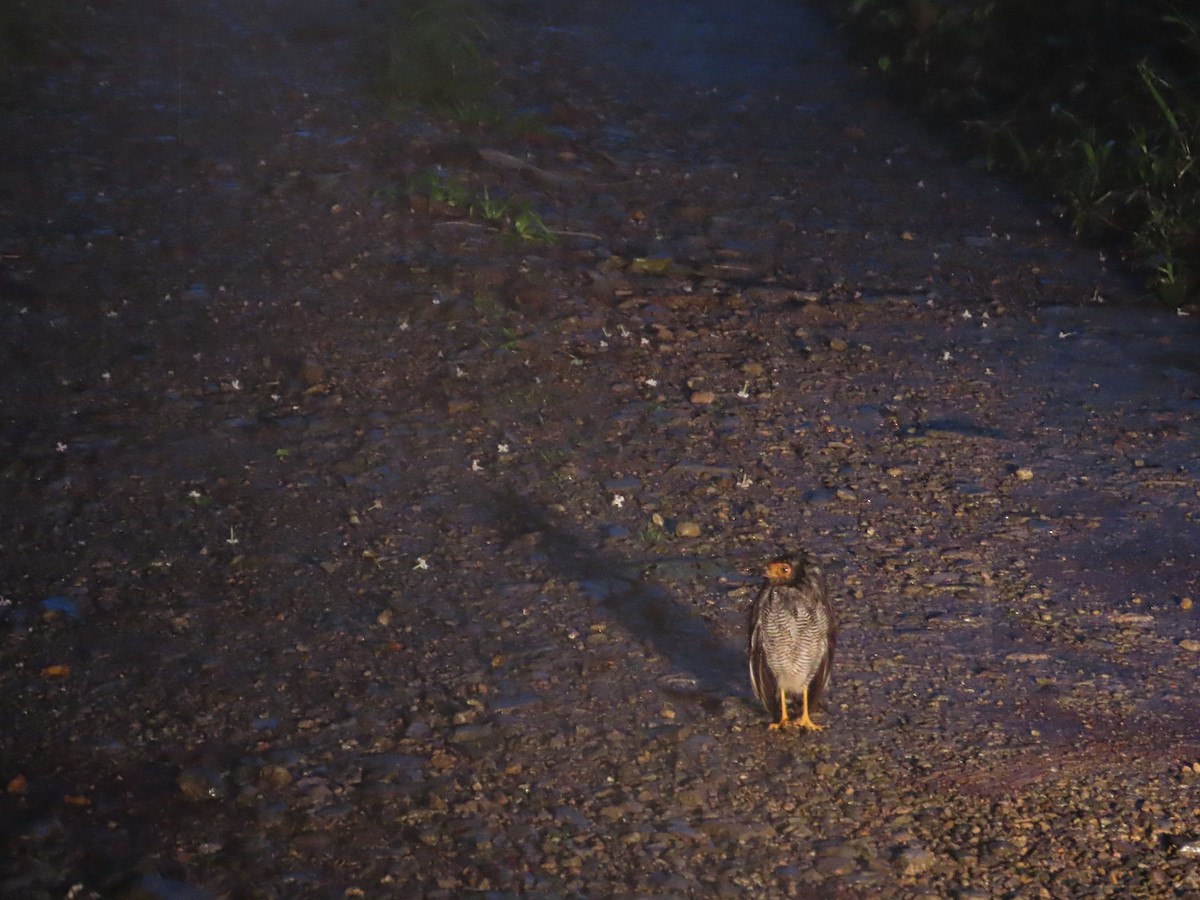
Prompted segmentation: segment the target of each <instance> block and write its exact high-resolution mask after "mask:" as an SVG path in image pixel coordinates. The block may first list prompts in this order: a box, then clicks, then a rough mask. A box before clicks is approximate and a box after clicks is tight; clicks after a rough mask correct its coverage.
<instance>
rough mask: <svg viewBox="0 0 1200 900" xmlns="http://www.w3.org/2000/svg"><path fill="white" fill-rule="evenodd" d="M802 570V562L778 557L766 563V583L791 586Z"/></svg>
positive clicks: (788, 557)
mask: <svg viewBox="0 0 1200 900" xmlns="http://www.w3.org/2000/svg"><path fill="white" fill-rule="evenodd" d="M803 569H804V563H803V561H800V562H797V561H796V560H794V559H793V558H792V557H790V556H780V557H778V558H776V559H773V560H771V561H770V562H769V563H767V570H766V573H767V581H769V582H771V584H791V583H792V582H793V581H795V580H796V576H797V575H798V574H799V573H800V572H801V571H802V570H803Z"/></svg>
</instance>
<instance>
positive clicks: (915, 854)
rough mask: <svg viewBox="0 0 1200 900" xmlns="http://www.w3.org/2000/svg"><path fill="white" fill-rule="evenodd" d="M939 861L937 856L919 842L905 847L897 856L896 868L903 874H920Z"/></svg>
mask: <svg viewBox="0 0 1200 900" xmlns="http://www.w3.org/2000/svg"><path fill="white" fill-rule="evenodd" d="M935 862H937V857H936V856H934V855H933V854H932V853H930V852H929V851H928V850H926V849H925V848H924V847H922V846H920V845H919V844H917V845H913V846H910V847H905V848H904V849H903V850H901V851H900V853H899V854H897V856H896V869H897V870H898V871H899V872H900V874H901V875H920V874H921V873H922V872H926V871H928V870H929V869H930V868H932V867H933V864H934V863H935Z"/></svg>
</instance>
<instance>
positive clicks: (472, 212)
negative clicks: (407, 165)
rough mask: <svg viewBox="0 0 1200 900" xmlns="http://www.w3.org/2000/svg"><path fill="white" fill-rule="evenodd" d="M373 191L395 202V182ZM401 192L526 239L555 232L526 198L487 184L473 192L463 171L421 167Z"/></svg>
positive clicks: (548, 240) (547, 236) (551, 235)
mask: <svg viewBox="0 0 1200 900" xmlns="http://www.w3.org/2000/svg"><path fill="white" fill-rule="evenodd" d="M375 193H376V196H381V197H386V198H388V199H389V200H391V201H393V202H395V201H397V200H398V199H399V193H400V191H399V189H398V188H397V187H396V186H395V185H389V186H387V187H384V188H380V189H379V190H378V191H376V192H375ZM404 193H405V195H406V196H407V197H423V198H425V199H426V200H428V201H429V204H430V206H431V207H433V206H435V205H439V204H440V205H443V206H447V207H451V208H454V209H460V210H465V211H466V213H467V214H468V215H469V216H470V217H471V218H472V219H473V220H478V221H479V222H481V223H482V224H484V225H486V226H488V227H489V228H494V229H495V230H497V231H501V232H504V233H506V234H513V235H516V236H517V237H520V238H522V239H524V240H527V241H542V242H545V243H551V242H553V241H554V232H552V231H551V230H550V229H549V228H547V227H546V223H545V222H543V221H542V218H541V216H539V215H538V214H537V213H536V212H534V210H533V207H532V206H531V204H530V203H529V201H528V200H524V199H517V198H514V197H510V196H505V195H503V194H500V193H494V192H493V191H492V189H491V188H490V187H488V186H487V185H484V186H483V189H482V190H480V191H476V192H473V191H472V189H471V185H470V180H469V177H468V176H467V175H465V174H460V173H444V172H442V171H440V170H437V169H426V170H422V171H420V172H417V173H416V174H414V175H413V176H412V177H410V178H409V179H408V180H407V182H406V183H405V190H404Z"/></svg>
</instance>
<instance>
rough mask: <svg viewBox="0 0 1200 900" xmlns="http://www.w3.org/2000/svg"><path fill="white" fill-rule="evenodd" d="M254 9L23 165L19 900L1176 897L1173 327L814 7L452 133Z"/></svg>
mask: <svg viewBox="0 0 1200 900" xmlns="http://www.w3.org/2000/svg"><path fill="white" fill-rule="evenodd" d="M243 6H244V5H238V4H232V3H225V2H220V0H208V2H200V3H197V4H188V5H182V4H181V5H173V6H172V7H171V8H170V9H169V10H166V11H164V10H162V9H161V8H159V7H158V6H152V5H149V4H138V3H129V4H118V5H113V6H107V5H98V6H93V7H89V8H85V9H84V10H82V11H79V12H78V13H77V15H78V21H77V22H76V23H75V26H74V27H75V32H74V33H75V34H76V35H77V38H76V40H77V41H78V43H79V45H80V47H81V48H82V49H83V51H85V52H84V53H83V54H82V55H81V57H80V59H79V60H78V61H77V62H76V63H75V64H73V65H72V66H71V67H69V68H68V69H67V70H65V71H55V72H46V73H41V74H40V75H38V76H37V77H35V78H34V80H33V81H32V82H31V88H30V90H31V93H30V94H29V96H28V102H26V103H25V104H24V105H23V106H21V107H20V108H19V109H17V110H15V111H10V112H8V113H5V114H4V115H5V122H4V128H3V130H4V134H5V135H6V138H5V141H4V142H3V145H2V146H0V163H2V165H0V173H3V174H0V197H2V198H3V205H2V208H0V257H2V258H3V260H4V264H5V272H4V281H3V284H2V290H3V298H2V301H0V353H3V361H2V365H3V371H4V372H5V378H6V391H5V395H4V399H3V403H2V405H0V509H3V524H4V531H3V537H2V538H0V720H2V721H3V722H5V723H6V727H5V728H4V729H2V730H0V779H3V781H4V783H5V784H6V785H7V791H6V792H5V793H4V794H3V795H0V840H2V841H3V844H2V846H3V854H2V859H3V861H2V862H0V894H3V895H6V896H9V895H11V896H24V897H63V896H68V895H69V896H72V897H86V896H93V897H115V896H138V897H143V896H153V897H168V898H185V897H186V898H193V897H226V896H229V897H243V896H245V897H259V896H261V897H289V898H291V897H331V898H332V897H345V896H366V897H375V896H397V897H410V896H429V897H438V896H444V897H452V896H461V895H463V894H465V893H468V892H472V891H486V892H492V894H493V895H494V896H520V895H526V894H531V895H541V896H609V895H612V894H614V893H620V892H625V893H628V894H630V895H634V896H643V895H650V896H708V895H714V894H718V895H728V896H749V895H755V896H821V897H842V896H845V897H875V896H881V895H887V896H903V897H908V896H914V897H915V896H937V897H942V896H957V897H999V896H1022V897H1024V896H1031V897H1032V896H1039V895H1040V896H1046V897H1065V896H1071V897H1074V896H1078V897H1085V896H1086V897H1094V896H1102V895H1105V894H1107V895H1111V896H1122V897H1127V896H1137V897H1175V896H1186V895H1187V893H1188V892H1189V891H1197V890H1200V863H1198V862H1197V857H1196V849H1195V848H1196V841H1197V837H1198V833H1200V821H1198V820H1197V812H1196V809H1195V806H1196V803H1195V789H1196V788H1195V785H1196V783H1197V782H1196V779H1198V778H1200V737H1198V735H1197V732H1196V726H1195V724H1194V723H1195V722H1196V721H1198V720H1200V709H1197V703H1196V700H1195V694H1194V691H1193V689H1192V688H1193V683H1194V672H1195V668H1196V665H1197V662H1200V657H1198V656H1197V652H1198V649H1200V644H1197V643H1196V641H1197V640H1198V639H1200V634H1197V631H1198V629H1197V624H1198V621H1197V616H1198V615H1200V613H1197V611H1196V610H1195V609H1194V608H1193V605H1192V602H1191V601H1192V600H1194V599H1196V598H1197V597H1200V583H1198V581H1200V576H1197V571H1198V570H1200V569H1198V565H1197V553H1198V549H1200V530H1198V526H1197V522H1196V504H1197V502H1198V500H1197V497H1198V496H1200V485H1198V483H1197V478H1196V474H1195V473H1196V471H1197V469H1198V467H1200V460H1198V459H1197V456H1198V453H1197V449H1196V448H1197V446H1198V444H1197V438H1198V436H1200V435H1198V431H1200V425H1198V413H1200V402H1198V397H1200V394H1198V391H1200V375H1198V373H1197V367H1196V362H1195V361H1196V358H1197V355H1196V354H1197V348H1198V346H1200V340H1198V338H1200V334H1198V330H1197V328H1196V326H1195V325H1194V324H1193V322H1192V320H1190V319H1182V318H1176V317H1175V316H1173V315H1167V314H1165V313H1157V312H1146V311H1144V310H1137V309H1136V308H1135V307H1133V306H1132V305H1131V301H1132V300H1133V299H1134V298H1133V297H1131V296H1130V294H1129V291H1128V288H1127V286H1126V285H1124V284H1123V283H1122V281H1121V279H1120V278H1119V277H1118V276H1117V275H1114V274H1113V273H1112V272H1110V271H1107V270H1106V269H1105V267H1104V266H1103V265H1102V264H1101V263H1100V262H1099V261H1098V259H1097V254H1096V252H1095V250H1092V249H1088V248H1083V247H1079V246H1076V245H1074V244H1072V243H1071V242H1070V241H1069V240H1068V239H1067V237H1066V236H1064V235H1063V234H1061V233H1060V232H1059V231H1058V230H1057V228H1056V227H1054V226H1053V225H1052V224H1051V223H1050V221H1049V220H1048V219H1047V217H1046V213H1045V211H1044V210H1039V209H1038V208H1036V207H1034V206H1033V205H1031V204H1029V203H1028V202H1027V201H1025V200H1023V199H1022V198H1021V197H1020V196H1019V195H1018V194H1016V193H1015V192H1014V191H1012V190H1011V189H1010V188H1008V187H1006V186H1004V185H1003V184H1001V183H999V182H997V181H995V180H993V179H991V178H989V177H988V176H987V175H986V174H985V173H983V172H981V171H980V170H979V168H978V167H977V166H973V165H971V164H970V163H969V162H968V161H964V160H960V159H959V158H958V156H957V154H956V152H955V151H953V150H948V149H946V146H945V145H944V144H943V143H941V142H940V141H939V139H938V138H937V137H936V136H934V135H931V134H930V133H928V132H927V131H924V130H923V129H922V128H921V127H920V126H919V125H917V124H916V123H914V122H912V121H911V120H910V119H908V118H906V117H905V116H904V115H903V114H902V113H901V112H899V111H897V110H894V109H892V108H890V107H889V105H888V104H887V103H886V102H885V101H883V100H881V99H880V98H879V97H878V96H876V95H874V94H873V93H872V92H871V87H870V85H869V84H868V83H866V82H865V81H863V80H862V79H861V78H860V77H859V76H858V75H856V74H855V73H853V72H851V71H849V70H847V69H845V68H843V66H842V64H841V63H840V62H839V61H838V57H837V55H836V45H835V44H834V43H833V42H832V38H831V36H830V35H829V34H828V33H827V32H826V31H824V30H823V26H822V25H821V24H820V22H819V21H816V20H813V19H811V18H810V17H809V16H807V15H806V14H805V13H804V12H803V10H801V9H797V8H793V7H791V6H788V5H785V4H778V3H770V2H763V3H762V4H760V5H756V6H754V7H752V8H749V9H747V10H746V11H745V12H744V14H743V15H741V16H739V17H736V18H734V17H730V16H729V15H728V13H727V12H725V11H723V10H719V9H708V8H707V7H704V6H700V5H696V6H684V5H683V4H679V3H669V2H663V3H653V4H649V3H642V4H632V3H631V4H628V5H627V8H626V6H621V5H618V6H617V7H612V6H611V5H608V6H606V7H605V11H604V13H603V15H601V13H600V12H599V11H596V12H594V13H591V14H587V15H585V14H582V13H576V14H574V15H573V16H567V15H564V14H562V13H560V12H558V11H556V10H555V8H554V6H553V5H550V4H541V3H538V2H522V3H516V4H510V5H509V6H508V7H506V11H505V12H504V13H503V15H504V16H505V21H506V22H509V23H510V26H511V28H512V29H513V30H512V32H511V34H513V35H515V37H514V39H513V40H512V41H511V42H508V43H506V44H505V45H504V47H502V48H501V50H500V53H501V59H502V60H503V61H504V66H503V67H502V77H501V79H500V85H499V88H498V91H499V97H500V99H501V101H502V102H504V103H505V104H506V105H507V106H506V108H510V109H512V110H518V111H523V112H527V113H529V114H530V115H529V116H528V117H527V118H522V117H521V116H520V115H516V114H514V115H511V116H509V117H508V121H507V122H503V123H500V124H495V125H483V126H480V125H476V124H460V125H455V124H448V123H446V122H439V121H437V120H435V119H432V118H430V117H428V116H426V115H424V114H416V113H408V114H402V115H401V114H395V113H394V112H393V113H391V114H389V112H388V111H386V110H384V109H381V108H380V107H379V105H378V104H376V103H375V102H374V101H372V100H371V99H370V96H369V94H368V93H367V92H366V91H365V89H364V87H363V69H364V64H363V63H362V56H363V53H362V47H363V40H364V36H365V34H367V33H368V32H370V30H371V29H372V28H374V27H376V24H377V23H375V22H374V21H373V19H372V17H373V16H375V15H377V12H376V11H375V10H374V9H372V8H371V7H366V8H361V7H359V8H355V9H346V10H339V12H338V13H337V15H336V16H333V15H332V14H330V13H329V12H328V11H327V9H326V7H325V5H324V4H319V3H316V2H311V3H295V2H290V3H286V4H284V3H264V4H258V5H256V7H255V10H254V11H247V10H246V9H244V8H243ZM510 20H511V21H510ZM148 33H152V34H153V35H154V36H155V37H156V39H155V40H147V39H146V35H147V34H148ZM768 36H769V37H770V39H768ZM793 38H794V39H793ZM505 47H507V48H508V49H505ZM793 49H795V50H796V51H797V52H796V53H795V54H794V56H793V55H792V50H793ZM788 60H791V65H790V67H789V66H788ZM526 121H528V122H532V123H534V124H533V125H530V126H528V127H514V126H513V124H512V123H513V122H517V123H520V122H526ZM421 185H423V186H424V187H418V186H421ZM435 186H436V190H431V189H432V188H433V187H435ZM437 191H443V192H444V194H445V196H444V195H443V194H438V193H437ZM455 191H458V192H460V193H461V197H459V198H458V200H461V202H457V201H456V202H455V203H453V204H452V203H450V202H447V196H449V195H451V194H453V193H454V192H455ZM485 192H486V194H485ZM431 193H432V194H433V196H432V197H431ZM485 195H486V197H487V198H489V199H492V198H506V199H507V201H508V202H509V204H510V207H509V209H510V213H509V216H508V218H507V220H506V221H507V224H506V225H505V227H504V228H494V227H490V226H489V224H488V222H487V221H486V217H485V216H483V215H482V214H481V212H480V209H481V206H480V201H479V199H478V198H479V197H480V196H485ZM472 197H474V198H476V199H475V201H474V204H475V210H476V211H475V213H474V214H473V215H468V214H467V212H466V207H468V206H470V205H471V201H470V198H472ZM449 199H451V200H454V199H455V198H454V197H453V196H449ZM524 204H528V209H529V210H530V211H531V212H534V213H536V214H537V217H538V220H539V221H541V222H544V223H545V224H546V226H547V227H548V228H550V229H551V230H553V231H554V232H556V233H557V238H556V240H555V241H553V242H546V241H540V240H526V239H523V238H522V237H521V236H520V235H518V234H516V233H514V229H515V219H514V214H515V212H516V211H517V210H520V209H522V208H524V207H523V205H524ZM502 220H503V217H498V219H497V221H498V222H500V221H502ZM528 221H534V220H532V219H530V220H528ZM1101 301H1103V302H1101ZM797 544H800V545H804V546H806V547H808V548H809V549H810V550H811V551H813V552H814V553H815V554H816V555H817V556H818V557H820V558H821V559H822V560H823V561H824V562H826V563H827V568H828V569H829V570H830V571H831V573H832V575H833V578H834V580H835V582H836V584H837V585H838V593H839V603H838V611H839V616H840V619H841V622H842V634H843V640H842V647H841V650H840V656H839V660H838V666H837V670H836V673H835V689H834V693H833V695H832V697H831V702H830V707H829V708H828V709H827V710H825V711H824V712H823V713H822V715H823V716H824V721H825V722H826V723H827V724H828V726H829V727H828V728H827V729H826V730H825V731H823V732H822V733H821V734H820V735H819V736H811V735H805V736H799V737H798V736H795V735H788V736H781V735H778V734H773V733H768V732H767V730H766V728H765V724H766V719H765V717H764V715H763V713H762V711H761V710H759V709H758V708H757V707H756V706H755V705H754V704H753V703H752V701H751V697H750V693H749V689H748V685H747V683H746V681H747V680H746V676H745V660H744V656H743V650H742V641H743V631H742V629H743V624H744V622H743V619H744V615H745V601H746V600H747V599H748V597H749V596H750V594H751V592H752V590H753V588H754V586H755V585H756V584H757V581H758V571H759V566H760V565H761V563H762V561H763V560H764V559H765V558H766V557H767V556H768V555H770V554H771V553H773V552H774V551H775V550H776V549H777V548H779V547H781V546H784V547H787V546H794V545H797Z"/></svg>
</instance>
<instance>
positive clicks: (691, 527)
mask: <svg viewBox="0 0 1200 900" xmlns="http://www.w3.org/2000/svg"><path fill="white" fill-rule="evenodd" d="M675 536H676V537H681V538H694V537H700V523H699V522H680V523H679V524H678V525H676V526H675Z"/></svg>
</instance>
